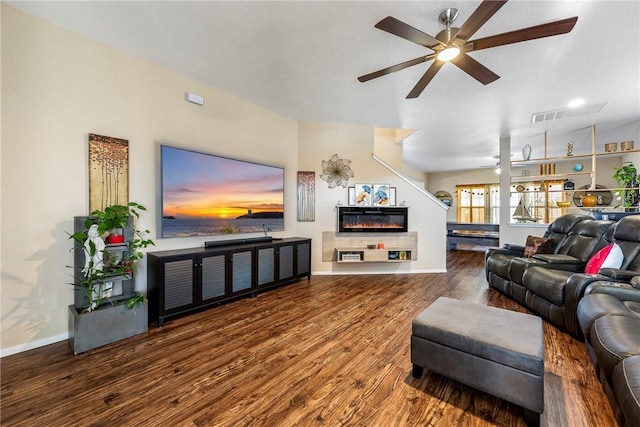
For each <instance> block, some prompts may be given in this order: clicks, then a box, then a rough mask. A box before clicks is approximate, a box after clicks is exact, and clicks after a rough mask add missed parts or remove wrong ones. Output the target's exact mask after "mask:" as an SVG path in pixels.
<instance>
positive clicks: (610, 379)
mask: <svg viewBox="0 0 640 427" xmlns="http://www.w3.org/2000/svg"><path fill="white" fill-rule="evenodd" d="M577 315H578V321H579V324H580V328H581V330H582V332H583V334H584V336H585V342H586V346H587V350H588V352H589V355H590V356H591V360H592V361H593V364H594V368H595V370H596V373H597V374H598V379H599V380H600V382H601V383H602V386H603V389H604V391H605V394H606V395H607V398H608V399H609V403H610V405H611V408H612V409H613V412H614V414H615V416H616V420H617V421H618V424H619V425H620V426H631V425H634V426H636V425H640V276H636V277H633V278H632V279H631V281H630V283H622V282H610V281H596V282H593V283H591V284H590V285H589V286H587V288H586V289H585V295H584V298H582V300H581V301H580V303H579V304H578V310H577Z"/></svg>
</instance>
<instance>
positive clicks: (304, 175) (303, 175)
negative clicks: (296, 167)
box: [298, 171, 316, 221]
mask: <svg viewBox="0 0 640 427" xmlns="http://www.w3.org/2000/svg"><path fill="white" fill-rule="evenodd" d="M315 220H316V173H315V172H314V171H298V221H315Z"/></svg>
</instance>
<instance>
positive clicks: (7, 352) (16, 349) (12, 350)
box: [0, 332, 71, 358]
mask: <svg viewBox="0 0 640 427" xmlns="http://www.w3.org/2000/svg"><path fill="white" fill-rule="evenodd" d="M68 339H69V333H68V332H65V333H63V334H59V335H55V336H52V337H47V338H43V339H41V340H37V341H31V342H28V343H25V344H22V345H16V346H13V347H9V348H3V349H1V350H0V358H2V357H5V356H11V355H12V354H17V353H22V352H23V351H28V350H33V349H34V348H38V347H44V346H45V345H49V344H53V343H57V342H60V341H65V340H68ZM69 351H71V349H69Z"/></svg>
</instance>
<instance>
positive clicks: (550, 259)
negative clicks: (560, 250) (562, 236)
mask: <svg viewBox="0 0 640 427" xmlns="http://www.w3.org/2000/svg"><path fill="white" fill-rule="evenodd" d="M532 258H533V259H535V260H537V261H542V262H543V263H544V264H538V265H540V266H542V267H545V268H551V269H554V270H564V271H573V272H574V273H578V272H583V271H584V267H585V263H584V262H583V261H582V260H581V259H579V258H576V257H573V256H571V255H565V254H535V255H534V256H533V257H532Z"/></svg>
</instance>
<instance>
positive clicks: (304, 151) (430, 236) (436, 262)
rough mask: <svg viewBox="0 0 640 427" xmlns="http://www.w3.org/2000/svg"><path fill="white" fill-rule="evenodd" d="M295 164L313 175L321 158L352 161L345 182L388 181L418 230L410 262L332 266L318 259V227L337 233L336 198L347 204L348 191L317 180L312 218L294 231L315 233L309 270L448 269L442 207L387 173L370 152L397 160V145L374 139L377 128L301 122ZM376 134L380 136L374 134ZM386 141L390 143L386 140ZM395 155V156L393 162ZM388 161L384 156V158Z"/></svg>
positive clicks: (410, 227)
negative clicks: (415, 253) (350, 174)
mask: <svg viewBox="0 0 640 427" xmlns="http://www.w3.org/2000/svg"><path fill="white" fill-rule="evenodd" d="M298 133H299V165H298V166H299V167H300V170H313V171H315V172H316V177H319V175H320V173H322V167H321V162H322V160H328V159H329V158H330V157H331V155H333V154H338V156H339V158H341V159H349V160H351V169H352V170H353V172H354V174H355V177H354V178H353V179H352V180H351V181H350V182H349V185H353V184H354V183H356V182H360V183H388V184H390V185H391V186H392V187H396V189H397V197H398V199H397V202H398V203H401V202H404V203H405V205H406V206H408V207H409V230H410V231H417V232H418V260H417V261H415V262H410V263H375V264H371V263H368V264H348V265H345V264H336V263H331V262H322V231H335V230H336V223H337V213H336V212H337V208H336V205H337V203H338V202H340V203H342V204H344V205H346V204H347V189H345V188H342V187H337V188H333V189H330V188H329V187H328V184H327V183H326V182H325V181H323V180H321V179H319V178H317V179H316V220H315V221H314V222H308V223H303V222H300V223H298V232H299V233H300V234H302V235H312V236H313V239H314V240H313V263H312V264H313V270H314V273H315V274H319V273H331V272H335V273H364V272H366V273H373V272H375V273H408V272H442V271H445V268H446V252H445V247H446V227H445V222H446V221H445V216H446V210H445V209H443V207H442V206H440V204H439V203H434V202H433V201H432V200H430V199H428V198H427V197H425V195H424V194H422V193H420V192H419V191H417V190H416V189H415V188H413V187H412V186H411V185H409V184H408V183H407V182H405V181H404V180H403V179H401V178H399V177H397V176H395V175H390V174H389V171H388V170H387V169H386V168H385V167H384V166H382V165H381V164H380V163H378V162H376V161H374V160H373V158H372V156H371V154H372V153H373V152H374V149H375V152H376V154H377V155H381V156H386V157H387V158H390V159H391V162H393V161H395V160H397V155H396V154H395V153H394V150H396V149H398V146H397V145H395V144H394V146H387V147H384V144H385V142H384V139H383V138H379V139H377V140H376V142H375V143H374V139H376V137H375V131H374V129H373V128H370V127H366V126H355V125H344V124H318V123H300V126H299V131H298ZM378 136H380V135H378ZM387 142H388V141H387ZM394 159H395V160H394ZM383 160H385V161H386V159H383Z"/></svg>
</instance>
